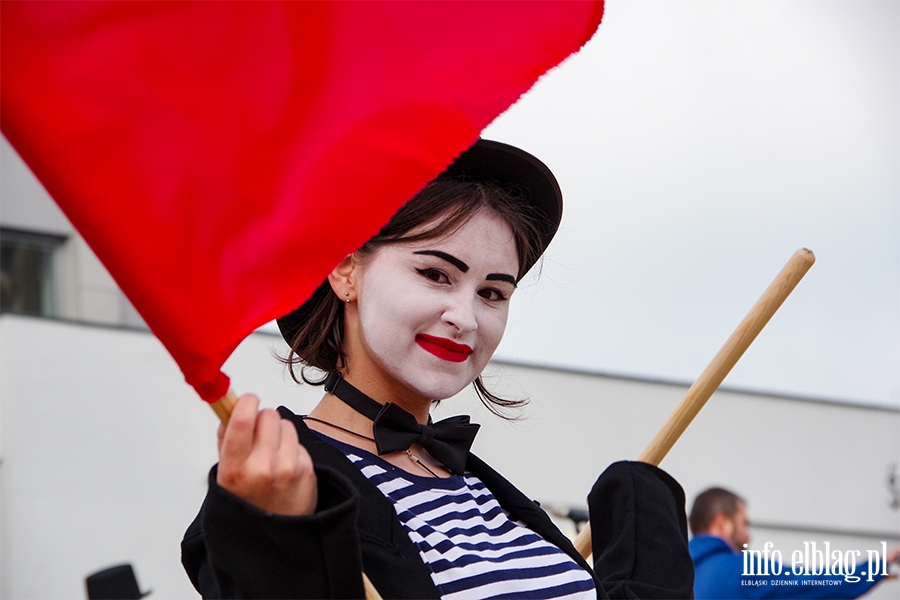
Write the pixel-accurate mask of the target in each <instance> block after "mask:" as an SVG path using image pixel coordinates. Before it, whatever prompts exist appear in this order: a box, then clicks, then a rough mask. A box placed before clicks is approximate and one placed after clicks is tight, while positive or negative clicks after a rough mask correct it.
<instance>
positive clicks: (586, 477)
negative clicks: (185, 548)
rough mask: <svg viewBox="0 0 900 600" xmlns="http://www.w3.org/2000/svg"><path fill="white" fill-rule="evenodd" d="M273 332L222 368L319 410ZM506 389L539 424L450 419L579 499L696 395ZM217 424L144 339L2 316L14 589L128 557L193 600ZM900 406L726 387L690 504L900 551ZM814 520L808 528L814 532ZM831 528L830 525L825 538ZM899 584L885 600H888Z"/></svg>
mask: <svg viewBox="0 0 900 600" xmlns="http://www.w3.org/2000/svg"><path fill="white" fill-rule="evenodd" d="M283 348H284V345H283V343H282V342H281V340H280V339H279V338H277V337H275V336H271V335H266V334H254V335H252V336H250V337H249V338H248V339H247V340H246V341H245V342H244V343H243V344H242V345H241V346H240V347H239V348H238V350H237V351H236V352H235V354H234V355H233V356H232V358H231V359H230V360H229V362H228V363H227V364H226V367H225V372H226V373H228V374H229V375H230V376H231V377H232V384H233V387H234V389H235V390H236V391H238V392H239V393H240V392H245V391H254V392H256V393H258V394H259V395H260V396H261V398H262V399H263V402H264V404H266V405H268V406H277V405H279V404H286V405H288V406H290V407H291V408H292V409H293V410H295V411H297V412H305V411H308V410H309V409H310V408H311V407H312V406H313V404H314V403H315V401H316V400H317V398H318V397H319V396H320V394H321V391H320V390H318V389H314V390H310V389H302V388H297V387H295V386H294V384H293V383H288V382H287V381H286V380H285V377H284V374H283V369H282V367H281V366H280V365H279V364H278V363H277V362H276V361H275V360H274V359H272V357H271V352H272V351H274V350H281V349H283ZM490 370H491V372H492V373H493V374H494V375H496V377H491V378H489V384H490V383H493V389H494V391H496V392H505V393H507V394H510V395H516V394H518V393H519V392H521V391H522V390H527V392H528V393H529V395H530V396H531V398H532V403H531V405H530V406H529V408H527V409H526V411H525V412H526V413H527V414H528V415H529V418H528V419H526V420H522V421H517V422H504V421H501V420H499V419H497V418H495V417H491V416H490V415H487V414H485V411H484V409H482V408H480V406H479V404H478V402H477V400H475V399H474V398H472V396H471V395H470V393H469V392H463V393H462V394H461V395H460V397H458V398H455V399H451V400H448V401H446V402H444V403H443V404H442V405H441V406H440V407H439V408H438V409H437V410H436V417H437V418H441V417H442V416H445V415H449V414H454V413H458V412H460V413H465V412H470V413H472V414H473V415H474V420H475V421H477V422H481V423H482V424H483V431H482V432H481V433H480V434H479V437H478V439H477V440H476V444H475V449H476V452H478V453H479V454H480V455H481V456H482V457H484V458H486V459H487V460H488V461H489V462H491V463H492V464H493V465H494V466H495V467H497V468H498V469H499V470H500V471H501V472H503V473H504V474H505V475H507V476H508V477H509V478H510V479H512V480H513V481H515V482H516V483H517V484H518V485H519V486H520V487H521V488H522V489H523V490H524V491H525V492H526V493H528V494H530V495H531V496H532V497H534V498H536V499H539V500H541V501H542V502H545V503H560V504H566V505H578V504H580V503H583V499H584V497H585V495H586V494H587V492H588V490H589V489H590V486H591V484H592V483H593V480H594V479H595V477H596V475H597V474H598V473H599V471H600V470H602V468H603V467H604V466H605V465H607V464H608V463H610V462H612V461H614V460H618V459H625V458H633V457H635V456H637V455H638V454H639V453H640V451H641V449H642V447H643V446H644V444H645V443H646V442H647V441H648V440H649V439H650V438H651V437H652V435H653V434H654V433H655V432H656V430H657V429H658V427H659V426H660V425H661V424H662V422H663V421H664V420H665V418H666V416H667V415H668V413H669V412H670V411H671V410H672V408H673V407H674V406H675V405H676V404H677V402H678V400H679V399H680V397H681V396H682V394H683V392H684V389H685V388H684V386H677V385H671V384H654V383H648V382H642V381H633V380H627V379H617V378H612V377H601V376H596V375H586V374H575V373H566V372H561V371H552V370H545V369H535V368H525V367H520V366H510V365H496V364H495V365H492V366H491V367H490ZM216 428H217V420H216V418H215V417H214V416H213V414H212V411H210V410H209V409H208V408H206V407H205V406H204V405H203V403H202V402H201V401H199V400H198V399H197V397H196V395H195V394H194V393H193V391H192V390H191V389H190V388H188V387H187V385H186V384H184V383H183V380H182V377H181V374H180V372H179V371H178V369H177V367H176V366H175V364H174V362H173V361H172V360H171V358H170V357H169V356H168V354H167V353H166V352H165V350H164V349H163V348H162V346H161V345H160V344H159V342H158V341H157V340H156V339H155V338H154V337H153V336H152V335H150V334H149V333H148V332H146V331H139V330H129V329H114V328H108V327H99V326H88V325H83V324H72V323H66V322H60V321H52V320H46V319H37V318H29V317H21V316H14V315H3V316H2V317H0V459H2V463H0V597H3V598H77V597H84V591H83V579H84V577H85V576H86V575H87V574H89V573H91V572H93V571H95V570H98V569H100V568H103V567H106V566H108V565H110V564H113V563H117V562H132V563H133V564H134V565H135V568H136V571H137V577H138V580H139V583H140V585H141V586H142V588H143V589H147V588H153V590H154V593H153V595H152V596H151V598H192V597H196V594H195V593H194V591H193V588H192V587H191V585H190V583H189V581H188V579H187V577H186V576H185V575H184V573H183V571H182V570H181V566H180V563H179V547H178V544H179V542H180V540H181V536H182V534H183V531H184V529H185V527H186V526H187V525H188V523H189V522H190V521H191V520H192V518H193V517H194V515H195V513H196V511H197V509H198V508H199V505H200V502H201V501H202V499H203V495H204V493H205V479H206V473H207V471H208V469H209V467H210V465H211V464H212V463H213V462H214V461H215V431H216ZM898 457H900V415H898V413H897V411H891V410H883V409H881V410H875V409H867V408H862V407H855V406H844V405H837V404H825V403H818V402H810V401H801V400H796V399H787V398H775V397H765V396H757V395H752V394H745V393H737V392H721V393H719V394H717V395H716V396H714V397H713V399H712V400H711V401H710V403H709V405H708V406H707V407H706V408H705V409H704V411H703V412H701V414H700V416H699V417H698V418H697V420H696V422H695V423H694V424H693V425H692V426H691V427H690V428H689V429H688V430H687V432H686V433H685V435H684V437H683V438H682V440H681V441H679V443H678V444H677V445H676V447H675V449H674V450H673V451H672V453H671V454H670V456H669V457H668V458H667V459H666V460H665V461H664V462H663V465H662V466H663V467H664V468H665V469H667V470H668V471H669V472H670V473H672V475H674V476H675V477H676V478H677V479H678V480H679V481H680V482H681V483H682V485H683V486H684V487H685V491H686V493H687V495H688V498H689V499H690V498H692V497H693V496H694V495H695V494H696V493H697V492H699V491H700V490H701V489H703V488H705V487H707V486H709V485H712V484H722V485H725V486H728V487H731V488H733V489H734V490H735V491H737V492H738V493H740V494H742V495H744V496H745V497H746V498H747V500H748V502H749V507H750V513H751V518H752V519H755V520H757V521H759V522H761V523H763V524H767V525H769V526H772V527H774V528H772V527H770V528H768V529H765V528H754V531H753V533H754V535H755V542H754V543H755V545H760V544H761V543H762V542H764V541H773V542H775V543H776V545H777V546H778V547H779V548H784V549H794V548H795V547H796V546H797V544H798V543H800V542H801V541H802V540H824V539H831V540H832V545H835V544H837V543H841V544H843V545H845V546H848V547H856V548H869V547H871V548H877V547H878V546H877V542H878V541H879V540H881V539H887V541H888V542H889V543H892V545H896V544H897V543H898V538H900V536H898V530H900V525H898V512H897V511H896V510H892V509H890V508H889V507H888V506H887V498H888V493H887V489H886V487H885V484H884V478H885V472H886V469H887V465H888V464H889V463H891V462H892V461H894V462H896V461H897V460H898ZM803 528H806V530H804V529H803ZM822 530H829V531H830V533H823V531H822ZM898 593H900V587H898V584H897V582H891V583H888V584H886V585H883V586H881V587H880V588H879V589H877V590H876V592H875V594H874V595H873V597H880V598H892V597H897V596H898Z"/></svg>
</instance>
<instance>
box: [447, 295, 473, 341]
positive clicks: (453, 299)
mask: <svg viewBox="0 0 900 600" xmlns="http://www.w3.org/2000/svg"><path fill="white" fill-rule="evenodd" d="M468 296H469V295H468V294H452V295H451V296H450V298H449V300H448V302H447V306H446V307H445V308H444V312H443V314H442V315H441V320H442V321H443V322H444V323H447V324H448V325H450V326H451V327H453V328H454V329H456V330H457V332H458V333H457V335H460V336H462V335H465V334H467V333H470V332H472V331H475V330H476V329H478V320H477V319H476V318H475V300H473V299H472V298H469V297H468Z"/></svg>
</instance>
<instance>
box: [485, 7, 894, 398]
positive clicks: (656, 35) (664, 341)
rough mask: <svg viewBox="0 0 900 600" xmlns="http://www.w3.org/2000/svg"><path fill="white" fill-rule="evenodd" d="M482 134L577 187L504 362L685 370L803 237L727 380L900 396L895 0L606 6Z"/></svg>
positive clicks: (672, 373) (801, 391)
mask: <svg viewBox="0 0 900 600" xmlns="http://www.w3.org/2000/svg"><path fill="white" fill-rule="evenodd" d="M485 137H488V138H492V139H498V140H502V141H506V142H510V143H513V144H516V145H519V146H521V147H523V148H525V149H527V150H529V151H531V152H533V153H534V154H536V155H537V156H539V157H540V158H541V159H542V160H544V161H545V162H546V163H547V164H548V165H549V166H550V168H551V169H552V170H553V171H554V172H555V173H556V175H557V177H558V178H559V180H560V183H561V186H562V189H563V193H564V196H565V212H564V218H563V222H562V227H561V230H560V233H559V235H558V236H557V239H556V240H555V241H554V243H553V244H552V245H551V247H550V249H549V250H548V252H547V254H546V260H545V262H544V266H543V273H542V275H541V277H540V278H539V279H538V280H536V281H534V280H532V281H531V282H530V283H529V284H526V285H523V286H521V289H520V291H519V292H517V294H516V296H517V297H516V298H515V300H514V303H513V309H512V312H511V318H510V324H509V329H508V332H507V335H506V338H505V339H504V341H503V343H502V344H501V346H500V350H499V352H498V356H499V357H502V358H505V359H509V360H515V361H517V362H528V363H535V364H541V365H555V366H564V367H573V368H578V369H585V370H590V371H599V372H607V373H616V374H626V375H637V376H644V377H650V378H662V379H671V380H677V381H685V382H690V381H692V380H693V379H695V378H696V377H697V375H699V373H700V372H701V371H702V370H703V368H704V367H705V366H706V364H707V363H708V362H709V360H710V359H711V358H712V357H713V355H714V354H715V353H716V351H717V350H718V349H719V347H720V346H721V345H722V343H723V342H724V341H725V340H726V339H727V337H728V336H729V335H730V333H731V332H732V331H733V330H734V328H735V327H736V326H737V324H738V323H739V322H740V321H741V319H742V318H743V316H744V315H745V314H746V312H747V310H748V309H749V308H750V307H751V306H752V304H753V303H754V302H755V301H756V299H757V298H758V297H759V295H760V294H761V293H762V291H763V290H764V289H765V288H766V286H767V285H768V284H769V282H770V281H771V280H772V278H773V277H774V276H775V274H776V273H777V272H778V271H779V270H780V269H781V267H782V266H783V265H784V263H785V262H786V261H787V260H788V259H789V258H790V256H791V255H792V254H793V252H794V251H795V250H796V249H798V248H800V247H808V248H810V249H812V250H813V251H814V252H815V254H816V257H817V259H818V260H817V263H816V265H815V266H813V268H812V270H810V272H809V273H808V274H807V276H806V278H805V279H804V280H803V281H802V282H801V283H800V285H799V287H798V288H797V290H796V291H795V292H794V294H793V295H792V296H791V297H789V298H788V300H787V301H786V302H785V304H784V306H783V307H782V308H781V310H780V311H779V312H778V313H777V314H776V315H775V317H774V318H773V319H772V321H771V322H770V323H769V325H768V326H767V328H766V329H765V330H763V332H762V333H761V334H760V336H759V337H758V338H757V340H756V342H755V343H754V344H753V345H752V346H751V347H750V349H749V350H748V351H747V353H746V354H745V356H744V358H743V359H742V360H741V362H740V363H739V364H738V366H737V367H735V369H734V370H733V371H732V373H731V375H730V376H729V377H728V378H727V379H726V380H725V384H724V385H726V386H730V387H740V388H747V389H752V390H759V391H773V392H780V393H790V394H797V395H802V396H810V397H820V398H827V399H836V400H853V401H860V402H865V403H870V404H882V405H889V406H900V2H898V1H897V0H888V1H878V0H854V1H848V0H843V1H827V0H816V1H805V2H799V1H792V0H775V1H769V2H766V1H762V2H761V1H759V0H755V1H752V2H751V1H742V0H730V1H714V0H711V1H691V0H679V1H678V2H669V1H664V0H663V1H650V0H609V1H608V2H607V6H606V14H605V16H604V19H603V23H602V24H601V25H600V29H599V31H598V32H597V34H596V35H595V36H594V38H593V39H592V40H591V41H590V42H589V43H588V44H587V46H585V48H584V49H583V50H582V51H581V52H580V53H579V54H578V55H576V56H575V57H573V58H571V59H570V60H569V61H567V62H566V63H564V64H563V65H562V66H560V67H558V68H557V69H555V70H554V71H553V72H551V73H550V74H548V75H546V76H545V77H544V78H543V79H542V80H541V81H540V82H539V83H538V85H537V86H536V87H535V88H534V89H533V90H532V91H531V92H529V93H528V94H527V95H526V96H525V97H523V98H522V99H521V100H520V101H519V103H517V104H516V105H515V106H513V107H512V108H511V109H510V110H509V111H508V112H507V113H506V114H504V115H503V116H501V117H500V118H499V119H498V120H497V121H496V122H495V123H494V124H493V125H491V126H490V127H489V128H488V130H487V131H486V132H485Z"/></svg>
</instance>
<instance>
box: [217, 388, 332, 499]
mask: <svg viewBox="0 0 900 600" xmlns="http://www.w3.org/2000/svg"><path fill="white" fill-rule="evenodd" d="M258 409H259V399H258V398H257V397H256V396H254V395H253V394H244V395H243V396H241V397H240V398H239V399H238V402H237V404H236V405H235V406H234V410H233V411H232V413H231V418H230V419H229V421H228V425H227V426H226V425H222V426H220V427H219V470H218V474H217V476H216V481H217V482H218V484H219V485H220V486H222V487H223V488H225V489H226V490H228V491H229V492H231V493H232V494H234V495H235V496H238V497H239V498H241V499H243V500H246V501H247V502H249V503H250V504H253V505H254V506H256V507H258V508H260V509H262V510H264V511H266V512H270V513H275V514H279V515H311V514H312V513H314V512H315V510H316V499H317V497H318V489H317V487H316V474H315V471H314V470H313V463H312V459H311V458H310V456H309V453H308V452H307V451H306V448H304V447H303V446H301V445H300V442H299V441H298V439H297V430H296V429H295V428H294V424H293V423H291V422H290V421H288V420H285V419H282V418H281V416H280V415H279V414H278V413H277V412H276V411H274V410H272V409H270V408H267V409H263V410H258Z"/></svg>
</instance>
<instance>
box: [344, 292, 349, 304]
mask: <svg viewBox="0 0 900 600" xmlns="http://www.w3.org/2000/svg"><path fill="white" fill-rule="evenodd" d="M344 295H345V296H349V295H350V292H344ZM347 304H350V298H347Z"/></svg>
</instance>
